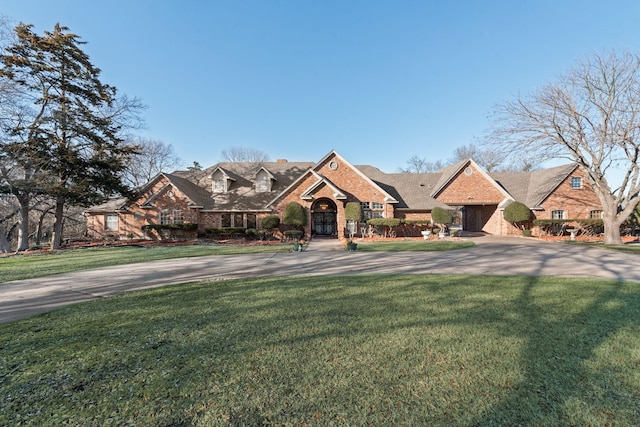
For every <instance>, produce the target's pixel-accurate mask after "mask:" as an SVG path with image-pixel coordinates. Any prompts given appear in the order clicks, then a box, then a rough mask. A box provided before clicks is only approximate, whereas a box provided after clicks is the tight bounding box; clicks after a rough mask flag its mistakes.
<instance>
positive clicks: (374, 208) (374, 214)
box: [371, 202, 384, 218]
mask: <svg viewBox="0 0 640 427" xmlns="http://www.w3.org/2000/svg"><path fill="white" fill-rule="evenodd" d="M371 218H384V205H383V204H382V203H378V202H371Z"/></svg>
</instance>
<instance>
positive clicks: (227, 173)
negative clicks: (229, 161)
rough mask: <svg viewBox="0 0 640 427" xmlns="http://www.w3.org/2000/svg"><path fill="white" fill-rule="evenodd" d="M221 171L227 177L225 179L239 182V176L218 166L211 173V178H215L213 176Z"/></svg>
mask: <svg viewBox="0 0 640 427" xmlns="http://www.w3.org/2000/svg"><path fill="white" fill-rule="evenodd" d="M218 171H220V172H221V173H222V175H224V176H225V178H227V179H230V180H231V181H237V175H236V174H235V173H233V172H232V171H230V170H228V169H226V168H223V167H222V166H218V167H217V168H215V169H214V170H213V171H211V176H212V177H213V175H214V174H215V173H216V172H218Z"/></svg>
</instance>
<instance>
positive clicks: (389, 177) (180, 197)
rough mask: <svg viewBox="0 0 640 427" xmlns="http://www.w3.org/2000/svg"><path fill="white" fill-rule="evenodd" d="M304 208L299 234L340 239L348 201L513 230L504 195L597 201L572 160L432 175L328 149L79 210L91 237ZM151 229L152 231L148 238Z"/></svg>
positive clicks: (549, 212) (457, 168)
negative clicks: (311, 158)
mask: <svg viewBox="0 0 640 427" xmlns="http://www.w3.org/2000/svg"><path fill="white" fill-rule="evenodd" d="M293 201H295V202H297V203H299V204H301V205H302V206H303V207H304V208H305V210H306V212H307V214H308V219H309V220H308V224H307V226H306V230H305V231H306V235H307V236H311V235H319V236H333V237H344V236H345V228H346V220H345V216H344V212H345V206H346V204H347V203H348V202H358V203H360V204H361V206H362V207H363V209H364V211H365V216H366V217H367V218H376V217H378V218H404V219H430V218H431V210H432V209H433V208H435V207H437V206H438V207H442V208H445V209H449V210H451V211H454V213H455V215H454V217H455V218H456V222H457V223H458V224H460V225H461V227H462V229H463V230H468V231H484V232H486V233H489V234H497V235H516V234H519V233H520V231H519V230H518V229H516V228H515V227H514V226H513V225H512V224H510V223H509V222H506V221H505V220H504V219H503V211H504V208H505V207H506V206H508V205H509V204H510V203H512V202H514V201H519V202H522V203H524V204H525V205H527V206H528V207H529V208H530V209H531V211H532V212H533V215H534V217H535V218H538V219H586V218H600V217H601V214H602V207H601V204H600V201H599V200H598V198H597V196H596V194H595V192H594V191H593V189H592V188H591V187H590V185H589V183H588V181H587V180H586V179H585V175H584V173H583V172H582V171H581V170H580V169H579V168H578V167H577V165H565V166H559V167H554V168H549V169H544V170H540V171H534V172H499V173H488V172H486V171H484V170H483V169H482V168H481V167H480V166H478V164H476V163H475V162H474V161H473V160H466V161H462V162H459V163H456V164H454V165H451V166H448V167H446V168H444V169H441V170H440V171H438V172H435V173H392V174H388V173H384V172H382V171H381V170H379V169H378V168H375V167H373V166H354V165H352V164H351V163H350V162H349V161H347V160H346V159H345V158H343V157H342V156H341V155H340V154H338V153H337V152H335V151H331V152H330V153H328V154H327V155H326V156H325V157H323V158H322V159H321V160H320V161H319V162H317V163H311V162H288V161H286V160H278V161H276V162H263V163H242V162H237V163H234V162H224V163H219V164H216V165H214V166H212V167H210V168H207V169H205V170H200V171H177V172H173V173H170V174H169V173H161V174H159V175H158V176H156V177H155V178H154V179H152V180H151V181H150V182H149V183H147V184H146V185H145V186H143V187H142V188H141V189H140V190H139V191H138V193H137V197H136V198H135V199H132V200H127V199H114V200H111V201H109V202H107V203H105V204H103V205H99V206H94V207H93V208H91V209H88V210H87V212H86V214H87V218H88V234H89V235H90V236H91V237H94V238H104V237H106V236H114V237H120V238H150V237H151V238H153V237H154V236H150V235H149V234H148V233H147V234H145V232H143V231H142V227H143V226H144V225H147V224H180V223H191V224H197V230H198V231H199V232H204V230H205V229H207V228H223V227H244V228H260V222H261V220H262V218H264V217H265V216H266V215H273V214H275V215H280V216H281V215H282V213H283V212H284V209H285V207H286V206H287V204H289V203H290V202H293ZM155 237H158V236H155Z"/></svg>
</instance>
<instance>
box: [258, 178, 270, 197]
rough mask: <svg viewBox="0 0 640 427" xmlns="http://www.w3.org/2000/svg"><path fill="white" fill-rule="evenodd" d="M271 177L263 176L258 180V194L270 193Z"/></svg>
mask: <svg viewBox="0 0 640 427" xmlns="http://www.w3.org/2000/svg"><path fill="white" fill-rule="evenodd" d="M269 183H270V180H269V177H268V176H267V175H262V176H260V177H259V178H258V181H257V182H256V192H258V193H267V192H269V191H270V190H271V189H270V188H269Z"/></svg>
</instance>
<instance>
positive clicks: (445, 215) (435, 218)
mask: <svg viewBox="0 0 640 427" xmlns="http://www.w3.org/2000/svg"><path fill="white" fill-rule="evenodd" d="M431 221H432V222H433V223H434V224H444V225H449V224H451V223H452V222H453V215H452V214H451V212H449V211H448V210H446V209H443V208H441V207H435V208H433V210H432V211H431Z"/></svg>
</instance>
